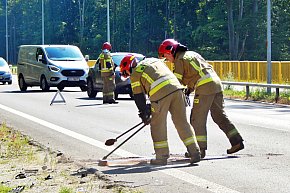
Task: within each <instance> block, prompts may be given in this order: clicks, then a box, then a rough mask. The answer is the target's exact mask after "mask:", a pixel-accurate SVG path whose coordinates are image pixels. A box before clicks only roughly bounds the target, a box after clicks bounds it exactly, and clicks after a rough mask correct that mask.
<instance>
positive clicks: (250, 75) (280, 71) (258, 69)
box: [165, 61, 290, 84]
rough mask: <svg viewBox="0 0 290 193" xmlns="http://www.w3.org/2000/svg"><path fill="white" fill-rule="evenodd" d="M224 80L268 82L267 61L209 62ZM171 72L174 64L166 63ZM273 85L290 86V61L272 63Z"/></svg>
mask: <svg viewBox="0 0 290 193" xmlns="http://www.w3.org/2000/svg"><path fill="white" fill-rule="evenodd" d="M208 62H209V63H210V64H211V65H212V66H213V68H214V69H215V71H216V72H217V74H218V76H219V77H220V78H221V79H222V80H228V81H237V82H260V83H265V82H267V61H208ZM165 63H166V65H167V66H168V67H169V69H170V70H171V71H173V69H174V64H173V63H171V62H168V61H167V62H165ZM272 83H273V84H290V61H272Z"/></svg>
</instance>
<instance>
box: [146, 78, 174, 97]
mask: <svg viewBox="0 0 290 193" xmlns="http://www.w3.org/2000/svg"><path fill="white" fill-rule="evenodd" d="M171 82H172V79H171V80H166V81H164V82H162V83H161V84H159V85H157V86H155V87H154V88H153V89H152V90H150V92H149V95H150V96H152V95H154V94H155V93H156V92H157V91H158V90H160V89H161V88H163V87H164V86H166V85H168V84H170V83H171Z"/></svg>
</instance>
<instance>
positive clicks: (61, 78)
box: [17, 45, 89, 91]
mask: <svg viewBox="0 0 290 193" xmlns="http://www.w3.org/2000/svg"><path fill="white" fill-rule="evenodd" d="M88 72H89V66H88V65H87V62H86V60H85V58H84V56H83V54H82V53H81V51H80V49H79V48H78V47H77V46H72V45H22V46H20V47H19V53H18V62H17V74H18V85H19V88H20V90H21V91H26V90H27V87H28V86H31V87H32V86H40V88H41V89H42V90H43V91H48V90H49V88H50V87H57V88H58V89H59V90H63V89H64V87H76V86H77V87H80V88H81V90H82V91H86V89H87V83H86V79H87V76H88Z"/></svg>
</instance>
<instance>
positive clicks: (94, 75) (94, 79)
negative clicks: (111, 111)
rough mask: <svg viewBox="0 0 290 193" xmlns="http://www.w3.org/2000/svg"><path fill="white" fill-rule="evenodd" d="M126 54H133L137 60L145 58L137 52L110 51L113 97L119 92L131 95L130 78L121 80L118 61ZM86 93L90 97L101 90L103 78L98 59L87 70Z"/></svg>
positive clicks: (93, 96) (116, 96)
mask: <svg viewBox="0 0 290 193" xmlns="http://www.w3.org/2000/svg"><path fill="white" fill-rule="evenodd" d="M127 54H134V55H135V56H136V57H137V58H138V60H143V59H144V58H145V56H144V55H142V54H138V53H128V52H114V53H111V55H112V58H113V61H114V63H115V67H116V68H115V74H116V76H115V83H116V89H115V99H117V98H118V95H119V94H129V95H130V97H131V98H132V97H133V93H132V88H131V82H130V79H129V78H128V79H126V80H125V81H123V80H121V77H120V67H119V66H120V63H121V60H122V59H123V58H124V57H125V56H126V55H127ZM87 85H88V89H87V94H88V96H89V97H90V98H95V97H96V95H97V93H98V92H102V90H103V79H102V77H101V71H100V63H99V60H97V62H96V63H95V65H94V66H93V67H91V68H90V70H89V75H88V78H87Z"/></svg>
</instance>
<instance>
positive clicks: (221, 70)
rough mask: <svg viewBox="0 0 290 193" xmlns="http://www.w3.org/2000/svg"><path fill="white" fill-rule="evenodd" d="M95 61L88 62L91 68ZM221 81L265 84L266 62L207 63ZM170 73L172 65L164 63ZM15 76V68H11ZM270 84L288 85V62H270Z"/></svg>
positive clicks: (289, 76)
mask: <svg viewBox="0 0 290 193" xmlns="http://www.w3.org/2000/svg"><path fill="white" fill-rule="evenodd" d="M96 61H97V60H89V61H88V62H87V63H88V65H89V67H93V66H94V65H95V63H96ZM208 62H209V63H210V64H211V65H212V66H213V67H214V69H215V71H216V72H217V74H218V75H219V77H220V78H221V79H222V80H227V81H237V82H257V83H265V82H267V61H208ZM165 63H166V65H167V66H168V67H169V69H170V70H171V71H173V69H174V64H173V63H171V62H168V61H166V62H165ZM11 71H12V73H13V74H17V67H16V66H13V67H12V68H11ZM272 83H273V84H290V61H272Z"/></svg>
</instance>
